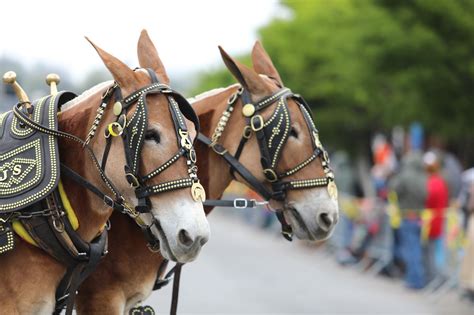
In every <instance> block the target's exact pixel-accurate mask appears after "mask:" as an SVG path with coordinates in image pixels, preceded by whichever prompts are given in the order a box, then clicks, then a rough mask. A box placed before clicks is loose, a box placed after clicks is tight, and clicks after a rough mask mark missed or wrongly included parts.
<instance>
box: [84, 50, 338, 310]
mask: <svg viewBox="0 0 474 315" xmlns="http://www.w3.org/2000/svg"><path fill="white" fill-rule="evenodd" d="M221 53H222V56H223V59H224V61H225V63H226V65H227V66H228V68H229V69H230V71H231V72H232V73H233V74H234V76H235V77H236V78H237V80H238V81H239V82H240V84H241V85H242V86H243V87H244V88H245V89H247V90H248V91H249V92H250V94H251V98H252V100H253V101H255V100H259V99H261V98H262V97H265V96H268V95H272V94H273V93H275V92H277V91H279V90H280V89H281V86H283V83H282V81H281V79H280V76H279V74H278V72H277V71H276V69H275V67H274V66H273V63H272V62H271V60H270V58H269V56H268V54H267V53H266V52H265V51H264V49H263V47H262V46H261V45H260V43H259V42H257V43H256V44H255V46H254V48H253V52H252V57H253V63H254V70H253V69H249V68H247V67H246V66H244V65H242V64H240V63H239V62H237V61H235V60H233V59H232V58H230V57H229V56H228V55H227V54H226V53H225V52H224V51H223V50H221ZM238 91H239V86H237V85H233V86H230V87H228V88H225V89H219V90H217V91H211V92H207V93H205V94H204V95H203V96H198V97H197V99H196V101H195V102H194V103H193V107H194V109H195V110H196V112H197V113H198V116H199V119H200V123H201V128H202V129H201V132H202V133H203V134H204V135H205V136H207V137H208V138H211V137H212V135H213V132H214V130H215V129H216V127H217V126H218V124H219V122H220V121H221V118H222V116H223V113H224V112H225V110H226V109H227V107H228V100H229V99H231V98H232V99H233V98H234V97H235V96H237V93H238ZM243 105H244V104H243V103H242V100H241V99H240V97H239V98H237V99H235V104H234V110H233V112H234V114H232V115H230V118H229V117H228V119H226V127H225V129H222V130H221V131H222V132H221V135H220V137H219V144H221V145H222V147H224V148H225V149H227V150H228V152H231V153H235V152H236V151H237V147H238V145H239V141H240V140H241V138H242V130H244V127H245V126H246V120H245V117H244V115H242V114H241V113H242V110H243ZM276 106H277V104H276V103H275V104H271V105H270V106H269V107H267V108H266V109H265V110H264V111H263V112H262V115H263V118H264V119H265V120H268V119H269V117H270V116H271V115H272V113H273V112H274V111H275V108H276ZM288 108H289V113H290V115H291V129H292V130H291V134H290V136H289V139H288V141H287V142H286V144H285V145H284V147H283V149H282V151H281V157H280V160H279V162H278V165H277V170H278V171H280V172H281V171H284V170H288V169H289V168H292V167H293V168H294V167H295V166H297V165H300V164H301V163H302V162H304V161H305V159H306V158H307V157H308V156H311V154H313V151H314V142H315V141H316V139H314V138H313V134H312V133H311V132H310V131H309V130H308V128H306V126H307V122H306V121H305V118H304V115H303V114H302V111H301V109H300V106H299V105H298V104H297V103H296V102H295V101H294V100H292V99H289V100H288ZM318 145H320V143H318ZM196 151H197V155H198V160H199V162H198V163H199V170H198V174H199V177H200V179H201V181H202V183H203V185H204V187H205V189H206V192H207V194H208V198H210V199H219V198H221V196H222V194H223V192H224V190H225V189H226V187H227V186H228V185H229V184H230V182H231V181H232V179H233V178H232V176H231V174H230V172H229V165H228V164H227V163H226V162H225V161H224V159H223V158H222V157H221V156H220V155H219V154H216V153H215V152H214V151H213V150H212V149H211V148H210V147H209V146H208V145H207V144H205V143H202V142H198V143H196ZM239 160H240V162H241V163H242V164H243V165H244V166H245V167H246V168H247V169H248V170H249V171H250V172H251V173H252V174H254V176H255V177H256V178H257V179H258V180H259V182H261V183H262V184H263V185H264V186H265V187H270V186H271V185H270V183H268V182H267V181H266V179H265V176H264V174H263V169H262V166H261V165H260V163H258V161H259V160H260V151H259V145H258V144H257V141H256V137H255V136H253V137H251V138H250V139H249V140H248V141H247V144H246V146H245V148H244V149H243V151H242V154H241V155H240V159H239ZM324 160H325V158H322V157H321V156H318V157H317V158H315V162H313V163H308V165H305V166H303V167H301V169H300V170H299V171H297V172H296V171H295V173H294V174H292V175H291V176H289V177H290V178H291V179H292V180H296V181H297V180H305V179H308V178H313V177H315V176H318V177H322V178H325V176H326V175H327V174H326V172H325V170H327V167H324V166H323V164H324V163H325V162H324ZM256 161H257V162H256ZM236 179H237V180H238V181H241V182H243V183H246V184H247V182H246V181H245V180H244V179H243V178H242V177H241V176H239V175H236ZM271 203H272V206H273V207H275V208H283V209H284V211H283V215H284V217H285V218H286V220H287V221H288V222H289V224H290V225H291V227H292V228H293V231H294V232H295V235H296V236H297V237H298V238H301V239H310V240H317V239H324V238H326V237H328V236H329V235H330V233H331V231H332V230H333V228H334V226H335V224H336V222H337V219H338V206H337V200H336V198H334V195H332V196H331V194H330V193H329V192H328V189H327V187H326V186H323V187H315V188H310V189H302V190H290V191H288V193H287V196H286V200H285V201H275V200H272V201H271ZM211 209H212V207H206V210H207V212H210V211H211ZM322 215H323V217H324V216H327V218H326V220H325V221H323V222H322V221H320V220H318V218H320V217H321V216H322ZM111 220H112V224H113V226H114V227H115V229H114V230H112V231H111V235H110V253H109V255H108V256H107V257H106V258H105V259H104V261H103V263H102V264H101V266H99V268H98V270H97V271H96V272H95V273H94V274H92V275H91V277H90V278H89V279H88V280H87V281H86V282H85V283H84V284H83V285H82V287H81V290H80V293H79V296H78V299H77V309H78V313H79V314H127V312H128V311H129V310H130V308H131V307H133V306H134V305H135V303H138V302H141V301H143V300H144V299H145V298H146V297H147V296H148V295H149V294H150V293H151V290H152V287H153V284H154V282H155V279H156V277H157V272H158V266H160V265H161V263H162V262H163V258H162V257H161V256H160V255H156V254H153V253H151V252H150V251H149V250H147V248H146V246H145V243H146V242H145V240H144V239H143V236H142V235H141V233H140V231H139V230H138V229H137V228H136V227H135V226H134V225H133V223H131V222H130V221H129V220H127V219H126V218H124V217H123V216H120V215H119V214H113V215H112V218H111ZM118 231H120V232H118ZM137 261H139V262H140V264H139V267H137V268H134V267H133V266H136V265H135V264H136V262H137ZM160 276H162V275H160Z"/></svg>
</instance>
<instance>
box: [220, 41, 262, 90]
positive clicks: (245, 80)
mask: <svg viewBox="0 0 474 315" xmlns="http://www.w3.org/2000/svg"><path fill="white" fill-rule="evenodd" d="M219 51H220V52H221V56H222V60H224V63H225V65H226V66H227V69H229V71H230V72H231V73H232V75H233V76H234V77H235V78H236V79H237V81H239V83H240V84H242V86H243V87H244V88H246V89H248V90H249V91H250V93H252V94H254V95H256V96H261V95H266V94H268V93H271V89H270V87H269V86H268V85H267V84H266V83H265V81H264V80H263V79H262V78H261V77H260V76H259V75H258V74H257V73H256V72H255V71H254V70H252V69H250V68H248V67H247V66H245V65H244V64H242V63H240V62H238V61H237V60H234V59H233V58H232V57H230V56H229V55H228V54H227V53H226V52H225V50H224V49H223V48H222V47H221V46H219Z"/></svg>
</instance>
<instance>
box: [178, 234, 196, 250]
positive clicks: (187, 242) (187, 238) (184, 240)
mask: <svg viewBox="0 0 474 315" xmlns="http://www.w3.org/2000/svg"><path fill="white" fill-rule="evenodd" d="M178 240H179V242H180V243H181V244H183V245H184V246H186V247H190V246H191V245H193V242H194V240H193V238H192V237H191V235H189V232H188V231H186V230H180V231H179V233H178Z"/></svg>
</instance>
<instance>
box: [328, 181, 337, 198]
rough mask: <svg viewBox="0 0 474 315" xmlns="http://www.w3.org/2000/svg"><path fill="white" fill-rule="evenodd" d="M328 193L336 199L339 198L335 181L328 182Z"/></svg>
mask: <svg viewBox="0 0 474 315" xmlns="http://www.w3.org/2000/svg"><path fill="white" fill-rule="evenodd" d="M328 194H329V197H331V198H332V199H334V200H337V186H336V183H335V182H334V181H330V182H329V184H328Z"/></svg>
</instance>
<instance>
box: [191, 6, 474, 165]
mask: <svg viewBox="0 0 474 315" xmlns="http://www.w3.org/2000/svg"><path fill="white" fill-rule="evenodd" d="M283 6H284V7H285V8H287V10H288V11H289V13H290V14H289V16H288V17H285V18H275V19H273V20H272V21H271V22H270V23H269V24H268V25H266V26H264V27H263V28H262V29H261V30H260V35H261V38H262V42H263V44H264V46H265V48H266V49H267V51H268V52H269V54H270V56H271V57H272V59H273V61H274V64H275V65H276V67H277V69H278V70H279V72H280V74H281V76H282V78H283V80H284V82H285V85H286V86H288V87H290V88H291V89H292V90H294V91H295V92H298V93H300V94H302V95H303V96H304V97H305V98H306V99H307V100H308V101H309V102H310V104H312V106H313V109H314V113H315V117H316V123H317V125H318V127H319V128H320V130H321V131H322V135H323V137H324V139H327V140H326V141H325V142H327V143H334V144H338V145H344V146H345V147H347V148H355V147H357V146H358V145H361V144H365V142H366V141H367V137H368V136H369V135H370V134H371V133H373V132H374V131H376V130H382V131H389V130H390V129H391V127H392V126H394V125H395V124H402V125H405V126H407V125H408V124H409V123H411V122H412V121H415V120H416V121H420V122H422V123H423V125H424V126H425V127H426V128H427V129H428V132H429V133H431V134H436V135H437V136H440V137H441V138H443V139H444V140H446V141H447V142H448V143H450V144H452V146H456V147H457V148H458V151H463V150H464V147H465V144H466V143H473V142H474V133H473V132H472V128H471V127H470V126H471V123H470V120H471V119H472V117H474V107H473V106H470V103H471V102H472V101H473V100H474V89H473V88H474V84H473V83H474V82H473V80H474V40H473V39H474V0H458V1H444V0H433V1H425V0H413V1H397V0H378V1H377V0H358V1H352V0H333V1H327V0H313V1H301V0H300V1H298V0H285V1H283ZM228 83H229V76H228V75H226V72H225V71H224V70H218V71H216V72H211V73H207V74H206V75H204V76H202V81H201V84H200V88H203V89H208V88H214V87H217V86H222V85H225V84H228ZM359 139H360V140H361V141H359V142H358V140H359ZM463 153H465V154H469V155H470V156H471V158H472V157H473V155H474V152H468V151H466V150H464V152H463Z"/></svg>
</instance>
